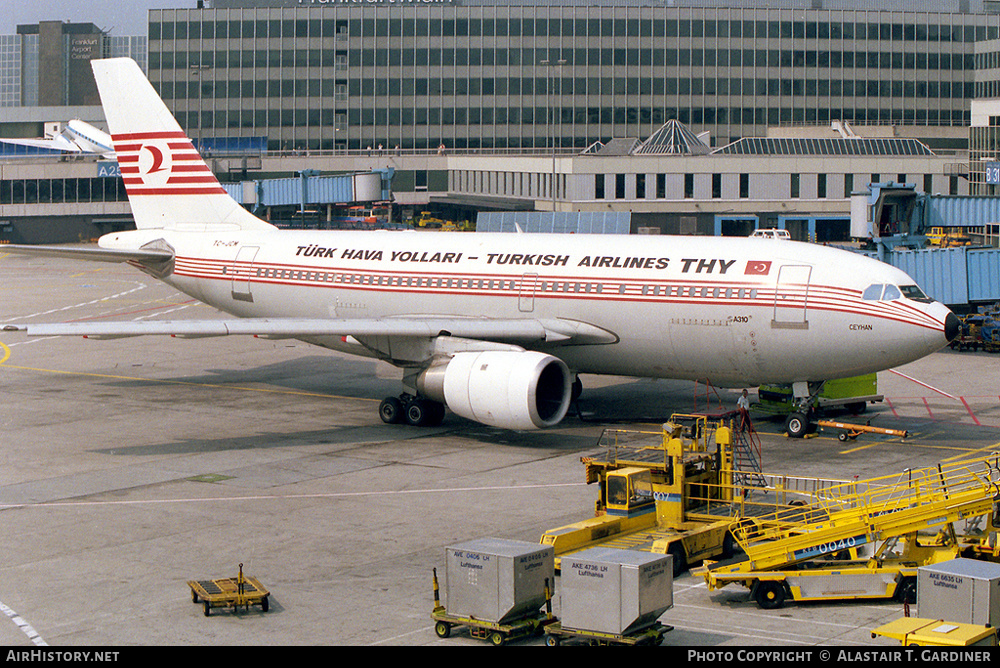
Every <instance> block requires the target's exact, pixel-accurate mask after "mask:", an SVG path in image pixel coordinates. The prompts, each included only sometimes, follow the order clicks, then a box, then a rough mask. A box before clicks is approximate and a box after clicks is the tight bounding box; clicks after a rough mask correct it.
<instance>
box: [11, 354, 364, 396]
mask: <svg viewBox="0 0 1000 668" xmlns="http://www.w3.org/2000/svg"><path fill="white" fill-rule="evenodd" d="M0 346H2V347H3V349H4V350H5V352H6V354H5V355H4V357H3V359H0V367H3V368H5V369H17V370H18V371H34V372H37V373H49V374H61V375H66V376H83V377H88V378H107V379H109V380H131V381H141V382H146V383H160V384H163V385H183V386H185V387H207V388H217V389H221V390H239V391H242V392H260V393H263V394H286V395H293V396H299V397H317V398H320V399H349V400H355V401H371V402H378V401H379V399H369V398H367V397H346V396H342V395H339V394H320V393H318V392H303V391H299V390H275V389H270V388H263V387H243V386H238V385H219V384H217V383H195V382H192V381H186V380H167V379H163V378H141V377H137V376H119V375H114V374H105V373H89V372H85V371H63V370H60V369H39V368H35V367H30V366H17V365H14V364H5V362H6V361H7V358H8V357H10V349H9V348H7V346H4V345H3V344H2V343H0Z"/></svg>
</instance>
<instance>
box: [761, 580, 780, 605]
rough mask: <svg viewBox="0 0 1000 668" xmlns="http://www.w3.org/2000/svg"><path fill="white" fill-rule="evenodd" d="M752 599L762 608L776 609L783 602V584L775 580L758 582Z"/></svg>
mask: <svg viewBox="0 0 1000 668" xmlns="http://www.w3.org/2000/svg"><path fill="white" fill-rule="evenodd" d="M754 599H755V600H756V601H757V605H759V606H760V607H761V608H763V609H764V610H777V609H778V608H780V607H781V606H783V605H784V604H785V585H784V583H782V582H777V581H775V580H766V581H764V582H758V583H757V591H756V592H755V593H754Z"/></svg>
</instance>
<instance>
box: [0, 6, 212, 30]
mask: <svg viewBox="0 0 1000 668" xmlns="http://www.w3.org/2000/svg"><path fill="white" fill-rule="evenodd" d="M195 4H196V0H117V2H116V1H114V0H71V1H69V2H67V0H0V35H13V34H14V33H15V32H17V26H19V25H22V24H31V23H38V22H39V21H70V22H72V23H93V24H94V25H96V26H97V27H99V28H102V29H104V30H108V31H110V32H111V34H112V35H145V34H146V20H147V18H146V13H147V10H149V9H159V8H164V7H194V6H195Z"/></svg>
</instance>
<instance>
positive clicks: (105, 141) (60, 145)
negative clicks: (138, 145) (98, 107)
mask: <svg viewBox="0 0 1000 668" xmlns="http://www.w3.org/2000/svg"><path fill="white" fill-rule="evenodd" d="M0 142H3V143H5V144H17V145H19V146H34V147H36V148H47V149H52V150H55V151H65V152H67V153H96V154H97V155H101V156H103V157H106V158H114V157H115V149H114V148H113V147H112V144H111V135H109V134H108V133H107V132H103V131H101V130H98V129H97V128H95V127H94V126H93V125H91V124H90V123H84V122H83V121H81V120H79V119H73V120H71V121H70V122H68V123H67V124H66V127H64V128H63V130H62V132H60V133H59V134H57V135H56V136H55V137H53V138H52V139H0Z"/></svg>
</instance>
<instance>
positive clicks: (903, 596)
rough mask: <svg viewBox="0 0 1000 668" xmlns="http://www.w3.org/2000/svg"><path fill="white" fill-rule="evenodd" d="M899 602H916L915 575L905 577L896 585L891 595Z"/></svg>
mask: <svg viewBox="0 0 1000 668" xmlns="http://www.w3.org/2000/svg"><path fill="white" fill-rule="evenodd" d="M893 598H895V599H896V600H897V601H899V602H900V603H916V602H917V579H916V578H915V577H905V578H903V579H902V581H901V582H900V583H899V584H898V585H896V592H895V594H894V595H893Z"/></svg>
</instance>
